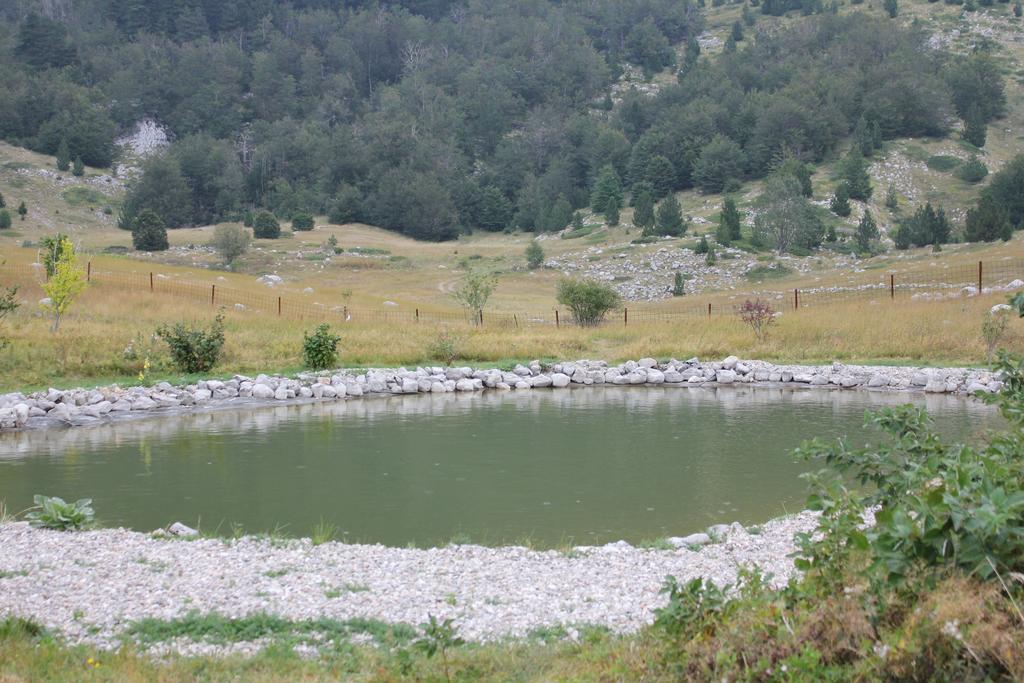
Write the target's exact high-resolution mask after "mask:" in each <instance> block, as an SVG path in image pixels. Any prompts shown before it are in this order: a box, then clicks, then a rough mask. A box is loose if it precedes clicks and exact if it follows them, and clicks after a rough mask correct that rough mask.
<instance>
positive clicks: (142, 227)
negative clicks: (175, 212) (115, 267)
mask: <svg viewBox="0 0 1024 683" xmlns="http://www.w3.org/2000/svg"><path fill="white" fill-rule="evenodd" d="M132 246H133V247H135V249H137V250H138V251H164V250H166V249H167V247H168V246H169V245H168V243H167V228H166V227H165V226H164V222H163V221H162V220H160V216H158V215H156V213H154V212H153V211H151V210H150V209H143V210H142V211H140V212H139V214H138V215H137V216H135V220H134V221H132Z"/></svg>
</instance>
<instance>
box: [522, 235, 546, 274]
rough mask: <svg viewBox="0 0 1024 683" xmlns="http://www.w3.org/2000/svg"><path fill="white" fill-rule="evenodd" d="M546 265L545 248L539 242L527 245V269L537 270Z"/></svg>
mask: <svg viewBox="0 0 1024 683" xmlns="http://www.w3.org/2000/svg"><path fill="white" fill-rule="evenodd" d="M542 265H544V247H542V246H540V242H538V241H537V240H530V243H529V244H527V245H526V267H527V268H529V269H530V270H536V269H537V268H540V267H541V266H542Z"/></svg>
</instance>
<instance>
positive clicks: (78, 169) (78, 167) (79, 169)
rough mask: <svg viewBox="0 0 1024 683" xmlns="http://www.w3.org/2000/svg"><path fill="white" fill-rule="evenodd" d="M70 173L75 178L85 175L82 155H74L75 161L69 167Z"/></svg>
mask: <svg viewBox="0 0 1024 683" xmlns="http://www.w3.org/2000/svg"><path fill="white" fill-rule="evenodd" d="M71 175H73V176H75V177H76V178H81V177H82V176H84V175H85V164H83V163H82V157H75V163H74V165H73V166H72V167H71Z"/></svg>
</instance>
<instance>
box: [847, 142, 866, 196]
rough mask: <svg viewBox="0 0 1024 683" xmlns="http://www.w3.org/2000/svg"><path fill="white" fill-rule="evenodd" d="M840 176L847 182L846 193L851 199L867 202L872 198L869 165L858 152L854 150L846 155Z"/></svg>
mask: <svg viewBox="0 0 1024 683" xmlns="http://www.w3.org/2000/svg"><path fill="white" fill-rule="evenodd" d="M840 175H841V177H842V179H843V180H844V181H845V182H846V191H847V192H848V193H849V195H850V199H859V200H861V201H863V202H866V201H867V200H868V199H870V198H871V176H869V175H868V164H867V161H865V159H864V157H863V156H861V155H860V154H859V153H858V150H856V149H852V150H850V153H849V154H847V155H846V158H845V159H844V160H843V164H842V168H841V170H840Z"/></svg>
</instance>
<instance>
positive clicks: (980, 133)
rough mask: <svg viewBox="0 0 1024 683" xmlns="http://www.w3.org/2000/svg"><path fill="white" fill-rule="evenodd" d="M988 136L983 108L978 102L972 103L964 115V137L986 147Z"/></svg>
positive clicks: (977, 145)
mask: <svg viewBox="0 0 1024 683" xmlns="http://www.w3.org/2000/svg"><path fill="white" fill-rule="evenodd" d="M986 137H987V130H986V125H985V117H984V116H983V115H982V113H981V108H980V107H979V106H978V105H977V104H972V105H971V107H970V108H969V109H968V110H967V113H966V115H964V132H963V139H964V140H966V141H967V142H969V143H971V144H972V145H974V146H975V147H984V146H985V139H986Z"/></svg>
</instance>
